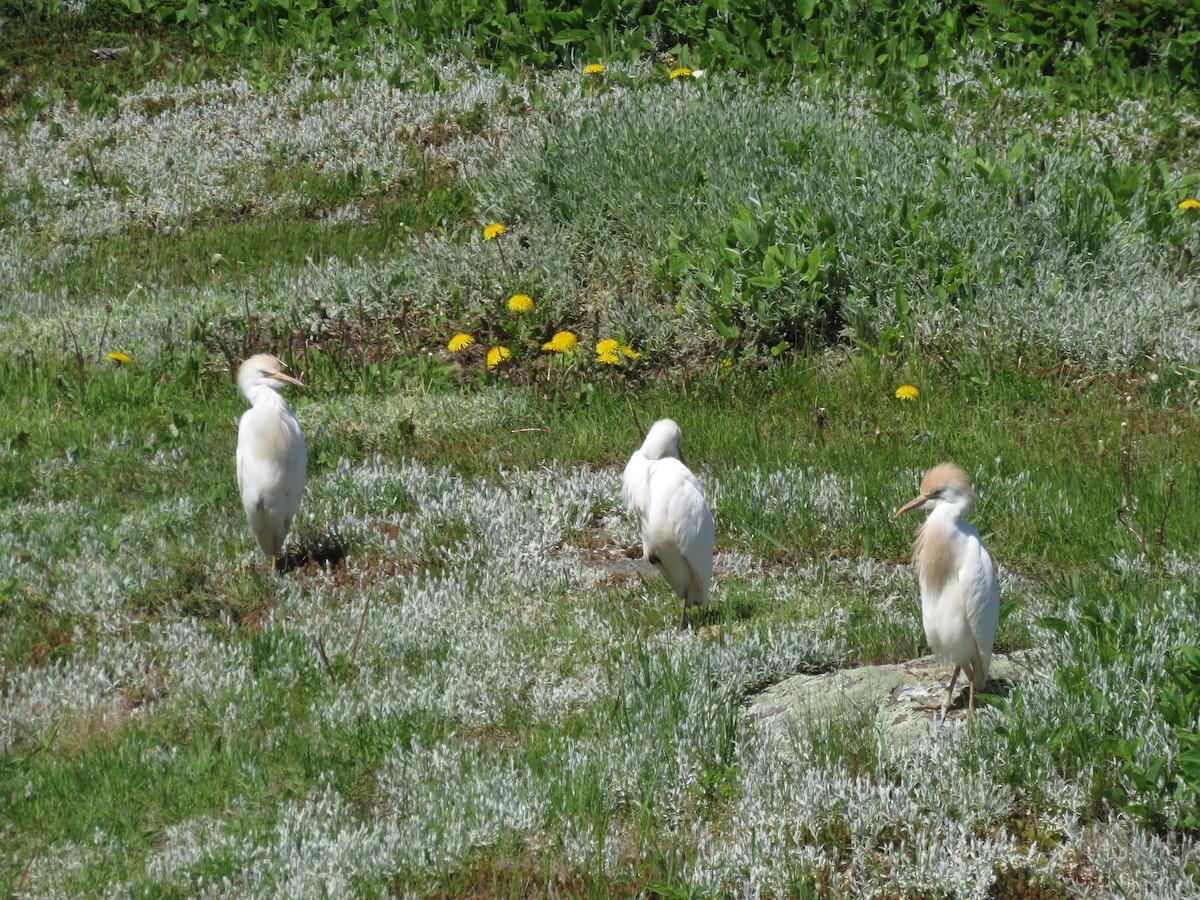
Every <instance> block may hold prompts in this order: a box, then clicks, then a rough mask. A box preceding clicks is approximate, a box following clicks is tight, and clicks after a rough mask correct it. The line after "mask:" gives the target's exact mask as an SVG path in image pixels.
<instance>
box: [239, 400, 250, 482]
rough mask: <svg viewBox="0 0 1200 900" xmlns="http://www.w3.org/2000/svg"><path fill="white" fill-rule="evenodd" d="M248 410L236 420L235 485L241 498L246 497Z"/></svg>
mask: <svg viewBox="0 0 1200 900" xmlns="http://www.w3.org/2000/svg"><path fill="white" fill-rule="evenodd" d="M250 412H251V411H250V410H246V412H244V413H242V417H241V419H239V420H238V443H237V485H238V493H239V494H241V495H242V496H243V497H245V496H246V480H245V479H246V476H245V468H246V438H245V436H244V435H245V431H246V416H248V415H250Z"/></svg>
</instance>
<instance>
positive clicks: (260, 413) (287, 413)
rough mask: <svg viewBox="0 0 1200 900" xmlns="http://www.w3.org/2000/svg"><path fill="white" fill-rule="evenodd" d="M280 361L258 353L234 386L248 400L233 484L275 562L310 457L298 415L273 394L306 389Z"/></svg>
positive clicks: (253, 528) (261, 543) (244, 366)
mask: <svg viewBox="0 0 1200 900" xmlns="http://www.w3.org/2000/svg"><path fill="white" fill-rule="evenodd" d="M282 369H283V363H281V362H280V361H279V360H278V359H276V358H275V357H274V356H270V355H268V354H265V353H260V354H259V355H257V356H252V357H250V358H249V359H248V360H246V361H245V362H244V363H242V365H241V367H240V368H239V369H238V377H237V381H238V388H239V389H240V390H241V392H242V395H243V396H244V397H245V398H246V399H247V400H248V401H249V402H250V408H249V409H248V410H246V411H245V412H244V413H242V418H241V421H240V422H239V423H238V444H237V480H238V490H239V491H240V492H241V495H242V508H243V509H245V510H246V521H248V522H249V523H250V530H251V531H252V532H254V539H255V540H256V541H258V546H259V547H260V548H262V552H263V553H265V554H266V555H267V556H270V557H272V558H274V559H278V557H279V553H280V551H281V550H283V542H284V541H285V540H287V535H288V530H289V529H290V528H291V527H292V516H294V515H295V514H296V507H297V506H298V505H299V503H300V495H301V494H302V493H304V480H305V477H306V475H307V467H308V455H307V452H306V451H305V448H304V435H303V433H302V432H301V431H300V421H299V420H298V419H297V418H296V414H295V413H293V412H292V410H291V408H290V407H289V406H288V405H287V403H286V402H285V401H284V399H283V397H281V396H279V394H278V393H277V391H279V390H280V388H282V387H283V385H285V384H294V385H296V386H297V387H304V384H303V382H301V381H300V380H299V379H297V378H293V377H292V376H291V375H287V374H285V373H284V372H283V371H281V370H282Z"/></svg>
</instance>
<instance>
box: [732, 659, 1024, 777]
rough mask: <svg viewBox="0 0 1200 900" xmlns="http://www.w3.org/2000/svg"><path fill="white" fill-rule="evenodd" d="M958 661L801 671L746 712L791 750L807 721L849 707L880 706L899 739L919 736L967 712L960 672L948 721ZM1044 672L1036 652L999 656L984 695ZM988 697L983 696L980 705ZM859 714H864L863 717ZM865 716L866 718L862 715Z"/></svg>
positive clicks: (879, 721) (888, 729)
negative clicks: (948, 701) (948, 690)
mask: <svg viewBox="0 0 1200 900" xmlns="http://www.w3.org/2000/svg"><path fill="white" fill-rule="evenodd" d="M951 672H953V667H952V666H950V665H949V664H947V663H944V662H942V661H941V660H939V659H937V658H936V657H933V656H923V657H921V658H920V659H914V660H912V661H909V662H902V663H896V664H894V665H884V666H861V667H859V668H854V669H840V670H838V671H836V672H826V673H824V674H821V675H795V676H793V677H791V678H788V679H786V680H784V681H781V682H779V683H778V684H775V685H772V686H771V687H769V688H767V689H766V690H764V691H762V692H761V693H759V694H757V695H755V696H754V697H753V698H752V699H751V701H750V702H749V704H748V705H747V707H746V716H747V718H748V719H749V720H750V722H751V723H752V724H753V725H754V727H755V728H756V729H757V730H760V731H763V732H765V733H766V734H767V735H769V736H770V737H771V739H772V740H773V741H774V742H775V744H776V746H777V747H778V749H779V750H781V751H782V752H783V753H784V754H785V755H786V754H789V753H790V752H791V745H792V742H791V740H790V736H791V735H792V734H793V733H794V731H795V730H796V727H797V726H799V725H802V724H803V723H806V722H813V721H821V720H825V721H829V720H832V719H833V718H834V717H835V716H840V715H841V716H844V715H846V714H847V713H849V712H852V711H853V712H855V713H859V714H862V713H864V712H866V713H867V715H866V716H865V718H866V719H867V721H868V722H869V721H870V719H871V715H870V711H871V710H873V711H874V721H875V726H876V728H877V729H878V731H879V732H880V733H884V734H887V735H889V736H891V737H892V738H893V739H894V740H898V741H911V740H915V739H916V738H917V737H918V736H920V735H922V734H928V733H929V732H931V731H932V730H934V729H937V728H952V727H955V726H956V725H958V724H960V723H961V722H963V721H965V720H966V718H967V709H966V706H967V695H968V691H967V684H966V679H965V678H963V676H961V675H960V676H959V678H958V683H957V685H956V686H955V703H954V705H953V706H952V707H951V708H950V710H949V712H948V713H947V715H946V719H945V721H942V717H941V711H940V707H941V704H942V701H943V700H944V699H945V696H946V687H947V686H948V685H949V684H950V675H951ZM1039 677H1041V675H1040V674H1039V668H1038V666H1037V654H1036V652H1035V651H1029V650H1022V651H1017V652H1015V653H1012V654H996V655H995V656H994V657H992V667H991V672H990V677H989V678H988V683H987V688H986V690H985V691H984V692H983V694H984V695H991V696H992V697H995V696H1000V697H1007V696H1009V695H1010V694H1011V693H1012V689H1013V687H1014V686H1015V685H1018V684H1020V683H1021V682H1026V681H1029V680H1032V679H1036V678H1039ZM986 702H987V697H986V696H984V697H983V698H982V702H981V703H980V705H981V706H982V705H983V704H985V703H986ZM856 718H858V717H856ZM859 721H861V718H859Z"/></svg>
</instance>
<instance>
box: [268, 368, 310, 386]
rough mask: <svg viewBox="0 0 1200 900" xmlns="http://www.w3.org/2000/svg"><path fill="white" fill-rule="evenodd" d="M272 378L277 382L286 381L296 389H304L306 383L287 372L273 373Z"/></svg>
mask: <svg viewBox="0 0 1200 900" xmlns="http://www.w3.org/2000/svg"><path fill="white" fill-rule="evenodd" d="M271 377H272V378H274V379H275V380H276V381H286V382H287V383H288V384H294V385H295V386H296V387H304V382H303V381H301V380H300V379H299V378H293V377H292V376H291V375H288V374H287V373H286V372H272V373H271Z"/></svg>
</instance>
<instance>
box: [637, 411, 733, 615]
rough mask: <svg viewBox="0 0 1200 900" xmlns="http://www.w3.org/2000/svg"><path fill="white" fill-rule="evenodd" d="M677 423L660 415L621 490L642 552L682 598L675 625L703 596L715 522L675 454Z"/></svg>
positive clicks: (704, 600)
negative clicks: (637, 533)
mask: <svg viewBox="0 0 1200 900" xmlns="http://www.w3.org/2000/svg"><path fill="white" fill-rule="evenodd" d="M681 437H682V434H681V432H680V431H679V426H678V425H676V424H675V423H674V422H673V421H672V420H670V419H660V420H659V421H657V422H655V423H654V425H653V426H651V428H650V432H649V433H648V434H647V435H646V440H645V441H644V442H643V443H642V446H641V447H640V448H639V449H638V450H637V451H636V452H635V453H634V454H633V456H631V457H630V458H629V463H628V464H627V465H626V466H625V472H624V474H623V475H622V476H621V496H622V498H623V499H624V501H625V508H626V509H628V510H629V514H630V515H631V516H634V517H636V518H637V521H638V527H639V528H640V529H641V532H642V552H643V554H644V555H645V557H646V559H647V560H649V561H650V562H651V563H652V564H653V565H654V567H655V568H656V569H658V571H659V572H661V573H662V575H663V577H664V578H666V579H667V584H669V585H671V589H672V590H673V591H675V593H676V594H678V595H679V597H680V599H682V600H683V613H682V615H681V616H680V619H679V627H680V628H683V627H685V626H686V625H687V611H688V607H689V606H703V605H704V604H705V603H707V602H708V585H709V582H710V581H712V565H713V544H714V542H715V540H716V536H715V532H716V528H715V527H714V525H713V517H712V513H711V512H709V509H708V503H707V502H706V501H705V499H704V492H703V491H702V490H701V489H700V482H699V481H697V480H696V476H695V475H693V474H692V473H691V470H689V469H688V467H687V466H686V465H684V463H683V460H682V458H681V457H680V455H679V440H680V438H681Z"/></svg>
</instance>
